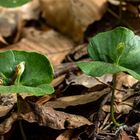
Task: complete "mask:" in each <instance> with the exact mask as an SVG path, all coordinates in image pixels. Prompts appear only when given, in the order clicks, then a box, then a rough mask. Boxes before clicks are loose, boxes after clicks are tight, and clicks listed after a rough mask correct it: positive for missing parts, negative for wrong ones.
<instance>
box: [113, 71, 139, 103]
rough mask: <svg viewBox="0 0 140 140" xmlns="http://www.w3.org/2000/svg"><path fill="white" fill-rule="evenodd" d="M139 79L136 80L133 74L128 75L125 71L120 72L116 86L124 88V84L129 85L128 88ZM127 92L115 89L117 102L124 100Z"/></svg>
mask: <svg viewBox="0 0 140 140" xmlns="http://www.w3.org/2000/svg"><path fill="white" fill-rule="evenodd" d="M137 81H138V80H136V79H135V78H133V77H132V76H131V75H128V74H126V73H124V72H120V73H118V74H117V80H116V88H117V89H120V90H121V89H122V90H123V86H125V87H127V88H131V87H132V86H133V85H134V84H135V83H137ZM125 94H126V93H125V92H121V91H117V90H116V91H115V98H116V101H117V102H122V101H123V98H124V96H125Z"/></svg>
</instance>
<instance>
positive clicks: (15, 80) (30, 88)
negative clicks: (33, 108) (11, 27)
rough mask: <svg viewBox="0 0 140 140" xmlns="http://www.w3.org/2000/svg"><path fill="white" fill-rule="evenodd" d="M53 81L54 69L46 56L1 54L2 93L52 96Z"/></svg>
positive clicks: (11, 52) (32, 53)
mask: <svg viewBox="0 0 140 140" xmlns="http://www.w3.org/2000/svg"><path fill="white" fill-rule="evenodd" d="M52 79H53V69H52V66H51V64H50V62H49V60H48V58H47V57H46V56H44V55H41V54H38V53H35V52H25V51H15V50H13V51H12V50H10V51H6V52H2V53H0V93H9V94H11V93H29V94H31V95H35V96H42V95H46V94H51V93H53V92H54V89H53V87H52V86H51V85H50V83H51V81H52Z"/></svg>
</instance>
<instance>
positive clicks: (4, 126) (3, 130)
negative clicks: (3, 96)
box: [0, 113, 18, 135]
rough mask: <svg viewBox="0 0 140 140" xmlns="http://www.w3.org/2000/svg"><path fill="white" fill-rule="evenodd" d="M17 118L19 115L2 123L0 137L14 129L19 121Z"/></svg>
mask: <svg viewBox="0 0 140 140" xmlns="http://www.w3.org/2000/svg"><path fill="white" fill-rule="evenodd" d="M17 118H18V116H17V114H16V113H13V114H11V116H10V117H9V118H7V119H6V120H5V121H4V122H2V123H0V135H3V134H5V133H7V132H8V131H9V130H10V129H11V128H12V125H13V123H14V122H15V121H16V120H17Z"/></svg>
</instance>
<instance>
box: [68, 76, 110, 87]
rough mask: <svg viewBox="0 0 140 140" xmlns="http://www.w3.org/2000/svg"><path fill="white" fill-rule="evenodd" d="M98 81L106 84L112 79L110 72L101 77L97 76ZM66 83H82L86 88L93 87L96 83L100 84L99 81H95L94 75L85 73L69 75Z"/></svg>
mask: <svg viewBox="0 0 140 140" xmlns="http://www.w3.org/2000/svg"><path fill="white" fill-rule="evenodd" d="M97 78H98V79H99V80H100V81H102V82H103V83H105V84H107V83H108V82H111V81H112V75H111V74H106V75H104V76H101V77H97ZM66 82H67V84H70V83H73V85H83V86H85V87H87V88H91V87H94V86H96V85H98V84H102V83H100V82H99V81H97V80H96V79H95V78H94V77H91V76H88V75H86V74H81V75H78V76H77V75H70V76H69V77H68V78H67V79H66Z"/></svg>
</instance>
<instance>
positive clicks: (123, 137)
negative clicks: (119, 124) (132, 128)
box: [120, 130, 131, 140]
mask: <svg viewBox="0 0 140 140" xmlns="http://www.w3.org/2000/svg"><path fill="white" fill-rule="evenodd" d="M120 140H131V138H129V136H128V134H127V133H126V132H125V131H123V130H122V131H121V133H120Z"/></svg>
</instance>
